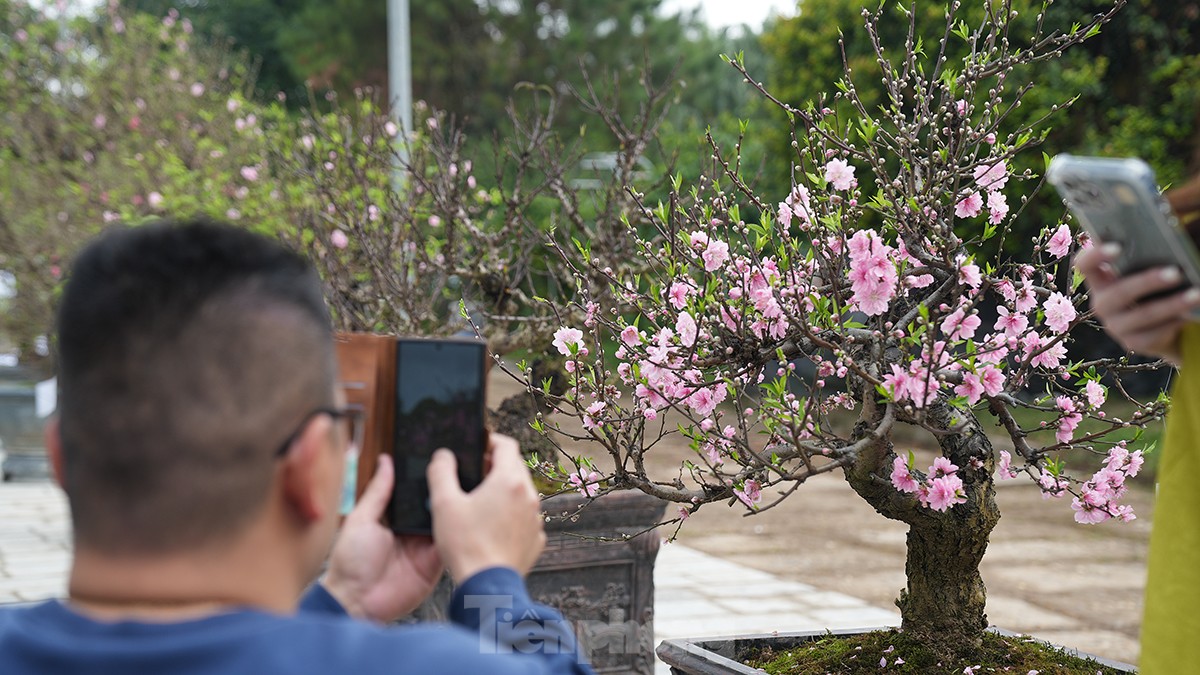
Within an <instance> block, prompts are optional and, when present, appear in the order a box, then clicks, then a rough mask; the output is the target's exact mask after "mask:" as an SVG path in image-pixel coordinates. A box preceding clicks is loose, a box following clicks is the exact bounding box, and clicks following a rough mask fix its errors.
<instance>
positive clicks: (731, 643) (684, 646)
mask: <svg viewBox="0 0 1200 675" xmlns="http://www.w3.org/2000/svg"><path fill="white" fill-rule="evenodd" d="M875 630H887V629H885V628H855V629H850V630H831V631H807V632H801V633H780V634H778V635H769V634H763V635H737V636H731V637H713V638H681V639H678V640H664V641H663V643H662V644H660V645H659V646H658V650H657V652H656V653H657V654H658V658H659V659H661V660H662V661H663V663H666V664H667V665H669V666H671V672H672V673H674V674H676V675H762V673H763V671H761V670H757V669H755V668H751V667H750V666H747V665H746V664H745V663H743V662H744V661H745V660H746V659H747V658H749V657H750V656H751V655H752V654H754V653H755V652H758V651H759V650H761V649H763V648H764V647H770V648H771V649H773V650H775V651H785V650H788V649H793V648H795V647H797V646H800V645H802V644H804V643H806V642H811V641H812V640H813V639H816V638H821V637H825V636H827V635H837V636H850V635H859V634H862V633H869V632H872V631H875ZM991 630H994V631H995V632H997V633H999V634H1001V635H1005V636H1009V637H1017V636H1018V634H1017V633H1013V632H1011V631H1006V630H1000V629H995V628H993V629H991ZM1062 649H1063V650H1064V651H1066V652H1068V653H1070V654H1074V655H1076V656H1080V657H1083V658H1089V659H1094V660H1095V661H1096V662H1097V663H1099V664H1100V665H1102V666H1107V667H1109V668H1112V669H1113V670H1116V671H1118V672H1122V673H1136V672H1137V668H1135V667H1134V666H1131V665H1129V664H1128V663H1121V662H1119V661H1111V660H1109V659H1104V658H1101V657H1099V656H1093V655H1091V654H1086V653H1083V652H1079V651H1078V650H1074V649H1070V648H1062Z"/></svg>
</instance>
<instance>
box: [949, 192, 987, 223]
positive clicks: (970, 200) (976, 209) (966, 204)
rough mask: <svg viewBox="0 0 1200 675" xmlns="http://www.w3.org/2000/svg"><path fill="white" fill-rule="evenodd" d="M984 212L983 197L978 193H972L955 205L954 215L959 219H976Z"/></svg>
mask: <svg viewBox="0 0 1200 675" xmlns="http://www.w3.org/2000/svg"><path fill="white" fill-rule="evenodd" d="M982 211H983V197H980V196H979V193H978V192H971V193H969V194H967V196H966V197H963V198H962V200H961V201H960V202H958V203H957V204H955V205H954V215H956V216H958V217H959V218H974V217H975V216H978V215H979V214H980V212H982Z"/></svg>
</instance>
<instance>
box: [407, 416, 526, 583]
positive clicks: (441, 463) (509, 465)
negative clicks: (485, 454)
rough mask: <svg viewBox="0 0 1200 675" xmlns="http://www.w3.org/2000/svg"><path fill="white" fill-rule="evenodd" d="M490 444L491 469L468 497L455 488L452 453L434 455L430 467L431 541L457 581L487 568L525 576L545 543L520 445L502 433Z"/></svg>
mask: <svg viewBox="0 0 1200 675" xmlns="http://www.w3.org/2000/svg"><path fill="white" fill-rule="evenodd" d="M490 445H491V453H492V466H491V470H490V471H489V472H488V475H487V477H486V478H484V479H483V483H482V484H480V485H479V487H478V488H476V489H475V490H474V491H472V492H470V493H466V492H464V491H463V489H462V487H460V486H459V484H458V473H459V472H458V467H457V466H456V459H455V455H454V454H453V453H450V452H438V453H437V454H436V455H435V456H434V458H433V461H432V462H431V463H430V465H429V488H430V493H431V496H432V503H433V538H434V541H435V542H436V543H437V547H438V551H439V552H440V553H441V557H442V560H443V561H445V563H446V568H447V569H448V570H449V571H450V576H451V578H453V579H454V581H455V582H458V583H461V582H463V581H465V580H466V579H468V578H470V577H471V576H472V575H474V574H475V573H476V572H480V571H483V570H485V569H487V568H489V567H511V568H513V569H515V570H517V572H519V573H521V574H522V575H524V574H526V573H527V572H529V570H530V569H531V568H532V567H533V565H534V563H535V562H537V559H538V556H539V555H540V554H541V552H542V548H543V547H545V545H546V533H545V529H544V528H545V521H544V519H543V517H542V514H541V500H540V499H539V498H538V494H537V490H536V489H535V488H534V486H533V480H532V479H531V478H530V475H529V467H527V466H526V465H525V460H524V458H523V457H522V456H521V449H520V446H519V445H518V444H517V442H516V441H515V440H513V439H512V438H509V437H508V436H502V435H500V434H492V435H491V439H490Z"/></svg>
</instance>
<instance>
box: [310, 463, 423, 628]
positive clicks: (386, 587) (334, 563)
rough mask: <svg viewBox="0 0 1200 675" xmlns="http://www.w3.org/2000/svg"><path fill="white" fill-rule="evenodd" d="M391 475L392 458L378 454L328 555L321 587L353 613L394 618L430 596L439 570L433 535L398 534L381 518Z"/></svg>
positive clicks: (356, 615)
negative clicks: (360, 493) (376, 465)
mask: <svg viewBox="0 0 1200 675" xmlns="http://www.w3.org/2000/svg"><path fill="white" fill-rule="evenodd" d="M394 480H395V473H394V471H393V466H392V458H391V457H390V456H388V455H386V454H383V455H380V456H379V466H378V468H376V470H375V477H374V478H372V479H371V483H370V484H369V485H367V489H366V490H365V491H364V492H363V495H362V498H361V499H359V501H358V505H357V506H355V507H354V510H353V511H351V512H350V515H348V516H346V522H345V523H343V524H342V531H341V533H340V534H339V535H338V538H337V542H336V543H334V545H333V553H332V554H331V555H330V559H329V573H328V574H327V575H326V576H325V581H324V584H325V588H326V589H327V590H328V591H329V592H330V594H332V595H333V597H335V598H337V600H338V602H340V603H341V604H342V606H343V607H345V608H346V611H347V612H349V613H350V615H351V616H353V617H356V618H360V619H370V620H372V621H380V622H389V621H394V620H396V619H397V618H399V617H401V616H404V615H405V614H407V613H409V612H411V611H412V610H413V609H415V608H416V607H417V605H419V604H421V601H422V600H424V599H425V598H427V597H429V594H430V593H431V592H433V587H434V585H436V584H437V582H438V579H440V578H441V576H442V561H441V558H440V557H439V556H438V551H437V548H436V547H435V546H434V544H433V540H432V539H430V538H429V537H422V536H415V535H413V536H408V535H405V536H399V537H398V536H396V535H395V534H393V533H392V531H391V530H390V529H388V528H386V527H384V526H383V525H380V524H379V518H380V516H382V515H383V512H384V509H386V508H387V505H388V500H389V498H390V497H391V494H392V484H393V482H394Z"/></svg>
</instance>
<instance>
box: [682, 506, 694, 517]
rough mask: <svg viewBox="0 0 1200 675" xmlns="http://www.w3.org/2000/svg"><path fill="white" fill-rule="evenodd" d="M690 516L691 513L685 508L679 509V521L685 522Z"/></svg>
mask: <svg viewBox="0 0 1200 675" xmlns="http://www.w3.org/2000/svg"><path fill="white" fill-rule="evenodd" d="M691 515H692V512H691V511H688V510H687V507H686V506H681V507H679V519H680V520H687V519H688V518H689V517H690V516H691Z"/></svg>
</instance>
